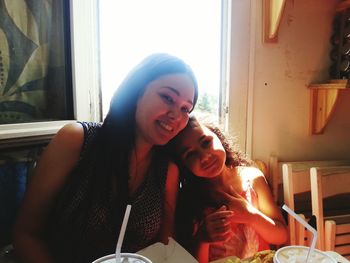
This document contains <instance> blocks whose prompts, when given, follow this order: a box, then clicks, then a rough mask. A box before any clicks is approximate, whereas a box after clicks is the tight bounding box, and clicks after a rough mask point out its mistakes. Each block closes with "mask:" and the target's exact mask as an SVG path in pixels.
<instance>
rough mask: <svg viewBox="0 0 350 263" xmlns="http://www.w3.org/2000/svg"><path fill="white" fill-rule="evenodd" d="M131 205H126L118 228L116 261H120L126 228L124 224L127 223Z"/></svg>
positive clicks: (118, 262)
mask: <svg viewBox="0 0 350 263" xmlns="http://www.w3.org/2000/svg"><path fill="white" fill-rule="evenodd" d="M130 210H131V205H127V206H126V209H125V214H124V219H123V223H122V227H121V228H120V232H119V237H118V242H117V247H116V249H115V260H116V263H121V262H122V261H121V257H120V250H121V248H122V244H123V240H124V234H125V230H126V225H127V224H128V220H129V215H130Z"/></svg>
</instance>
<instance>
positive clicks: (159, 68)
mask: <svg viewBox="0 0 350 263" xmlns="http://www.w3.org/2000/svg"><path fill="white" fill-rule="evenodd" d="M169 74H186V75H187V76H188V77H190V79H191V80H192V82H193V85H194V88H195V91H194V99H193V105H195V104H196V101H197V97H198V85H197V80H196V78H195V76H194V73H193V71H192V69H191V68H190V67H189V66H188V65H187V64H186V63H185V62H184V61H183V60H181V59H179V58H177V57H175V56H172V55H169V54H165V53H157V54H153V55H150V56H148V57H146V58H145V59H144V60H143V61H141V63H140V64H138V65H137V66H136V67H135V68H134V69H133V70H132V71H131V72H130V73H129V74H128V75H127V76H126V78H125V79H124V81H123V82H122V83H121V85H120V86H119V88H118V89H117V90H116V92H115V94H114V95H113V97H112V100H111V104H110V109H109V112H108V114H107V116H106V118H105V120H104V122H103V125H102V127H101V130H100V132H99V134H98V135H97V138H96V144H95V147H94V149H93V151H94V153H93V155H94V156H95V158H96V159H97V162H96V171H95V172H96V173H99V174H100V175H101V176H103V177H104V178H106V179H107V181H106V182H107V183H110V181H109V180H110V178H113V180H114V182H113V185H114V186H115V187H116V189H115V193H116V195H117V199H118V202H121V205H123V204H125V202H126V198H127V196H128V170H129V160H128V158H129V153H130V151H131V149H132V148H133V147H134V143H135V130H136V120H135V113H136V107H137V102H138V99H139V98H140V96H142V95H143V93H144V91H145V89H146V87H147V85H148V84H149V83H150V82H152V81H154V80H156V79H158V78H160V77H162V76H164V75H169Z"/></svg>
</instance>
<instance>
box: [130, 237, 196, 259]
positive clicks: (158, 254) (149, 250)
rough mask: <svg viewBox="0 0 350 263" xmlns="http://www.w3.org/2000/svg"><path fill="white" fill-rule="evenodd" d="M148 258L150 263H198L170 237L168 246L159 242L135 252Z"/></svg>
mask: <svg viewBox="0 0 350 263" xmlns="http://www.w3.org/2000/svg"><path fill="white" fill-rule="evenodd" d="M137 254H140V255H142V256H145V257H147V258H149V259H150V260H151V261H152V263H179V262H181V263H198V261H197V260H196V259H195V258H194V257H193V256H192V255H191V254H190V253H188V252H187V251H186V249H184V248H183V247H182V246H181V245H180V244H179V243H177V242H176V241H175V240H174V239H172V238H171V237H170V238H169V242H168V245H164V244H163V243H161V242H158V243H155V244H153V245H150V246H148V247H146V248H144V249H142V250H140V251H138V252H137Z"/></svg>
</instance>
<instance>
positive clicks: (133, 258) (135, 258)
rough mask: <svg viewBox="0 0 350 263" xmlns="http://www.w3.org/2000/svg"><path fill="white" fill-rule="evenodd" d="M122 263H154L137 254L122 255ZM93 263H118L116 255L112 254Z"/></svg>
mask: <svg viewBox="0 0 350 263" xmlns="http://www.w3.org/2000/svg"><path fill="white" fill-rule="evenodd" d="M120 256H121V261H122V263H127V262H128V263H152V261H151V260H149V259H148V258H146V257H144V256H141V255H139V254H135V253H121V254H120ZM92 263H116V262H115V254H110V255H107V256H104V257H102V258H98V259H96V260H95V261H93V262H92Z"/></svg>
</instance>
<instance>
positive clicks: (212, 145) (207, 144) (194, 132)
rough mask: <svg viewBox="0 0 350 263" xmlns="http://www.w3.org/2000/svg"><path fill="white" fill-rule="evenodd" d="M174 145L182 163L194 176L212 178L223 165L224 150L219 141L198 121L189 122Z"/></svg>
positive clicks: (219, 171) (220, 170)
mask: <svg viewBox="0 0 350 263" xmlns="http://www.w3.org/2000/svg"><path fill="white" fill-rule="evenodd" d="M175 147H176V151H177V153H178V155H179V156H180V159H181V161H182V162H183V164H184V165H185V166H186V167H187V168H188V169H189V170H190V171H191V172H192V173H193V174H195V175H196V176H199V177H206V178H213V177H215V176H217V175H219V174H220V173H221V172H222V170H223V168H224V166H225V161H226V152H225V149H224V147H223V146H222V143H221V141H220V140H219V138H218V137H217V136H216V134H215V133H213V132H212V131H211V130H209V129H208V128H207V127H205V126H204V125H201V124H199V123H198V122H191V127H187V128H186V129H185V130H184V131H182V132H181V134H180V135H179V137H178V139H177V143H176V146H175Z"/></svg>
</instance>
